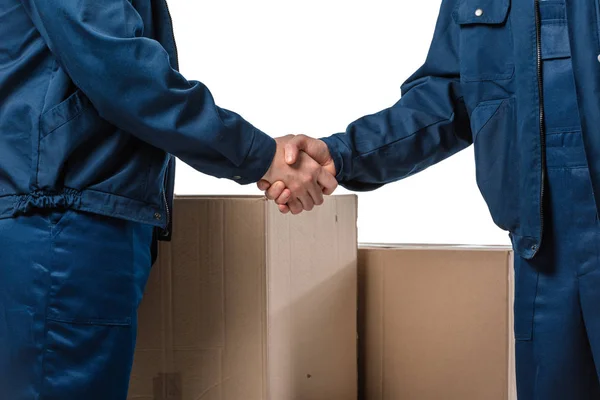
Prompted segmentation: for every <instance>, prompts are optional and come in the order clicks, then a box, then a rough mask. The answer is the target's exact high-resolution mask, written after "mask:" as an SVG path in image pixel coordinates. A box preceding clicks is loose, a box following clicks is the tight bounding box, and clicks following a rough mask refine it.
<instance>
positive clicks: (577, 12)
mask: <svg viewBox="0 0 600 400" xmlns="http://www.w3.org/2000/svg"><path fill="white" fill-rule="evenodd" d="M542 3H543V4H542ZM552 13H554V14H555V15H548V14H552ZM453 20H454V21H453V22H454V23H455V24H457V25H458V26H459V29H460V33H459V46H458V48H459V58H460V75H461V92H462V95H463V96H464V97H463V98H464V101H465V104H466V106H467V109H468V112H469V115H470V121H471V130H472V134H473V142H474V146H475V157H476V171H477V172H476V174H477V183H478V185H479V188H480V190H481V192H482V194H483V196H484V198H485V200H486V202H487V204H488V206H489V209H490V211H491V214H492V216H493V218H494V221H495V222H496V223H497V225H498V226H500V227H501V228H503V229H505V230H507V231H509V232H510V234H511V238H512V240H513V244H514V247H515V250H516V251H517V253H519V254H520V255H521V256H523V257H525V258H530V257H532V256H534V255H535V254H536V253H537V252H538V250H539V248H540V244H541V242H542V231H543V221H544V202H543V198H544V196H545V191H546V189H547V180H548V179H547V175H546V172H547V165H546V161H547V159H546V152H545V149H546V140H547V138H549V136H550V135H551V134H552V132H548V131H547V129H548V128H551V129H554V130H556V129H567V130H569V129H570V130H572V131H574V132H580V133H579V137H580V140H581V143H582V146H584V149H585V154H587V158H588V160H589V169H590V173H591V181H592V184H593V186H594V187H595V188H598V189H600V157H599V156H600V133H599V132H597V131H596V129H598V128H597V127H598V126H600V62H598V58H597V57H598V54H599V53H600V44H599V42H598V37H599V36H598V35H599V32H600V30H599V27H600V25H599V21H600V12H599V4H598V1H596V0H594V1H590V0H570V1H568V2H567V4H566V5H565V2H564V0H562V1H560V0H559V1H553V0H548V1H544V0H541V1H538V2H536V0H459V1H457V5H456V8H455V10H454V13H453ZM561 60H562V61H561ZM564 60H568V63H567V62H565V61H564ZM440 62H443V61H442V60H440ZM548 68H549V69H548ZM548 88H550V89H548ZM545 92H546V93H545ZM581 110H583V111H584V112H582V113H580V111H581ZM585 110H595V112H593V113H591V112H585ZM580 115H582V117H580ZM596 123H598V124H596Z"/></svg>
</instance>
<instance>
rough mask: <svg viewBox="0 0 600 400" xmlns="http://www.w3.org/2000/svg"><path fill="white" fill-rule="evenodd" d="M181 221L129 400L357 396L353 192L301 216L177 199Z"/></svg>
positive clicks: (166, 250)
mask: <svg viewBox="0 0 600 400" xmlns="http://www.w3.org/2000/svg"><path fill="white" fill-rule="evenodd" d="M173 218H174V227H175V230H174V232H173V241H172V242H171V243H161V245H160V249H159V260H158V262H157V264H156V265H155V266H154V267H153V270H152V272H151V275H150V278H149V282H148V285H147V287H146V291H145V297H144V299H143V301H142V304H141V306H140V309H139V332H138V344H137V349H136V354H135V362H134V368H133V373H132V379H131V384H130V392H129V397H128V399H130V400H133V399H135V400H263V399H264V400H350V399H356V397H357V369H356V360H357V354H356V349H357V334H356V291H357V282H356V276H357V274H356V259H357V244H356V197H355V196H334V197H330V198H328V199H327V200H326V202H325V204H324V205H323V206H321V207H318V208H316V209H315V210H314V211H313V212H311V213H305V214H302V215H300V216H291V215H282V214H280V213H279V211H278V210H277V207H276V206H275V205H274V204H272V203H271V202H267V201H265V200H264V199H263V198H261V197H221V198H216V197H212V198H211V197H178V198H176V200H175V210H174V215H173Z"/></svg>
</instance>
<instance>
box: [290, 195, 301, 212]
mask: <svg viewBox="0 0 600 400" xmlns="http://www.w3.org/2000/svg"><path fill="white" fill-rule="evenodd" d="M288 207H289V209H290V211H291V213H292V214H294V215H296V214H300V213H301V212H302V203H300V201H299V200H298V199H292V200H290V201H288Z"/></svg>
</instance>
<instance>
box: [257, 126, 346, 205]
mask: <svg viewBox="0 0 600 400" xmlns="http://www.w3.org/2000/svg"><path fill="white" fill-rule="evenodd" d="M275 141H276V143H277V150H276V151H275V157H274V158H273V162H272V164H271V167H270V168H269V170H268V171H267V173H266V174H265V176H264V177H263V179H262V180H261V181H259V182H258V184H257V185H258V188H259V189H260V190H262V191H264V192H265V195H266V196H267V198H268V199H270V200H274V201H275V203H277V205H278V207H279V210H280V211H281V212H282V213H287V212H291V213H292V214H299V213H301V212H302V211H304V210H306V211H310V210H312V209H313V208H314V206H315V205H317V206H318V205H321V204H323V195H330V194H332V193H333V192H334V191H335V189H336V188H337V180H336V179H335V175H336V171H335V165H334V163H333V159H332V158H331V155H330V153H329V149H328V147H327V145H326V144H325V142H323V141H321V140H318V139H313V138H310V137H308V136H304V135H298V136H293V135H288V136H284V137H281V138H277V139H275Z"/></svg>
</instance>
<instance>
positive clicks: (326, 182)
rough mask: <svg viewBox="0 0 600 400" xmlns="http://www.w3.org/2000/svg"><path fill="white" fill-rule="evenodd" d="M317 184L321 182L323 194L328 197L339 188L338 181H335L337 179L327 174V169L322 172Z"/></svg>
mask: <svg viewBox="0 0 600 400" xmlns="http://www.w3.org/2000/svg"><path fill="white" fill-rule="evenodd" d="M317 182H319V185H320V186H321V188H322V190H323V194H325V195H327V196H329V195H331V194H333V192H334V191H335V189H337V187H338V182H337V179H335V177H334V176H333V175H331V174H330V173H329V172H327V171H326V170H325V169H322V170H321V173H320V174H319V177H318V179H317Z"/></svg>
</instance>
